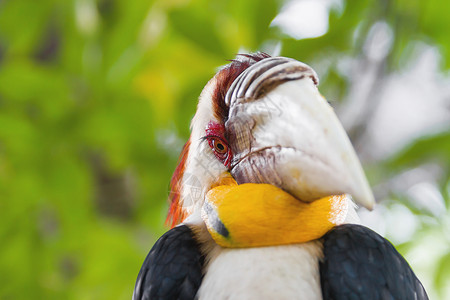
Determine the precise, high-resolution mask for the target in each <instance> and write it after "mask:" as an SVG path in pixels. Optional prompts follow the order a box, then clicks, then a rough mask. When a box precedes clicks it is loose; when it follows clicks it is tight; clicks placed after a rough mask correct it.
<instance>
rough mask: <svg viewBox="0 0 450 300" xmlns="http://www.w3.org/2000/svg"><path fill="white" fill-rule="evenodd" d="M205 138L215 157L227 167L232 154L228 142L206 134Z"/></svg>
mask: <svg viewBox="0 0 450 300" xmlns="http://www.w3.org/2000/svg"><path fill="white" fill-rule="evenodd" d="M206 140H207V141H208V144H209V147H211V149H212V150H213V152H214V155H215V156H216V157H217V159H218V160H220V161H221V162H222V163H223V164H224V165H225V166H226V167H227V168H229V167H230V164H231V157H232V155H231V149H230V147H229V146H228V143H227V142H226V141H225V140H223V139H222V138H220V137H218V136H207V137H206Z"/></svg>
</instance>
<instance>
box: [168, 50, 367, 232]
mask: <svg viewBox="0 0 450 300" xmlns="http://www.w3.org/2000/svg"><path fill="white" fill-rule="evenodd" d="M317 84H318V78H317V75H316V73H315V72H314V70H313V69H312V68H311V67H309V66H308V65H306V64H304V63H301V62H299V61H296V60H294V59H290V58H285V57H270V56H269V55H267V54H264V53H258V54H254V55H239V56H238V57H237V58H236V59H235V60H233V61H232V62H231V63H230V64H229V65H227V66H225V67H223V68H222V69H221V70H219V71H218V72H217V74H216V75H215V76H214V77H213V78H212V79H211V80H210V81H209V82H208V84H207V85H206V86H205V88H204V89H203V91H202V93H201V95H200V98H199V103H198V108H197V112H196V114H195V116H194V118H193V120H192V123H191V131H192V133H191V136H190V138H189V141H188V142H187V143H186V145H185V146H184V149H183V151H182V154H181V156H180V162H179V165H178V167H177V169H176V171H175V174H174V176H173V178H172V181H171V185H172V191H171V196H170V197H171V208H170V212H169V218H168V220H169V221H171V222H172V225H176V224H177V223H179V222H181V221H183V220H184V219H185V218H186V217H188V216H190V215H195V214H197V213H200V212H201V210H202V207H203V205H204V202H205V197H206V196H207V193H208V192H209V191H210V190H211V189H212V188H214V187H217V186H219V185H223V184H226V182H227V181H230V180H231V181H235V182H236V183H237V184H238V185H242V184H244V183H253V184H259V183H265V184H270V185H272V186H275V187H277V188H278V189H281V190H283V191H284V192H286V193H288V194H290V195H291V196H292V197H294V198H295V199H296V201H298V202H299V203H313V202H314V201H315V200H317V199H320V198H323V197H326V196H330V195H339V194H349V195H351V196H352V197H353V199H354V200H355V201H356V202H357V203H358V204H361V205H363V206H365V207H367V208H369V209H371V208H372V206H373V203H374V199H373V195H372V192H371V190H370V188H369V185H368V183H367V180H366V177H365V175H364V173H363V170H362V168H361V165H360V162H359V160H358V158H357V156H356V154H355V151H354V149H353V147H352V145H351V143H350V141H349V139H348V137H347V135H346V133H345V131H344V129H343V128H342V126H341V124H340V122H339V121H338V119H337V117H336V115H335V114H334V111H333V109H332V108H331V106H330V105H329V104H328V102H327V101H326V99H325V98H324V97H323V96H322V95H321V94H320V93H319V91H318V89H317Z"/></svg>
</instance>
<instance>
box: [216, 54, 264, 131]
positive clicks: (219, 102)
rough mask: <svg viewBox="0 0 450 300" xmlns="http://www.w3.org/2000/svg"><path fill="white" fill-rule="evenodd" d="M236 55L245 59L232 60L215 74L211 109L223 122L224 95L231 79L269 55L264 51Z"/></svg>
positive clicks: (226, 117) (225, 111)
mask: <svg viewBox="0 0 450 300" xmlns="http://www.w3.org/2000/svg"><path fill="white" fill-rule="evenodd" d="M238 56H243V57H246V58H247V59H242V60H236V59H234V60H232V61H231V64H229V65H228V66H226V67H225V68H223V69H222V70H221V71H220V72H219V73H218V74H217V77H216V78H217V84H216V87H215V89H214V93H213V99H212V101H213V110H214V115H215V117H216V118H217V119H218V120H220V121H221V123H222V124H225V122H226V120H227V119H228V110H229V108H228V106H227V105H226V104H225V95H226V94H227V91H228V89H229V88H230V86H231V84H232V83H233V81H234V80H235V79H236V78H237V77H238V76H239V75H240V74H241V73H242V72H244V71H245V69H247V68H248V67H250V66H251V65H253V64H254V63H256V62H258V61H260V60H263V59H264V58H269V57H270V55H269V54H267V53H264V52H259V53H255V54H239V55H238Z"/></svg>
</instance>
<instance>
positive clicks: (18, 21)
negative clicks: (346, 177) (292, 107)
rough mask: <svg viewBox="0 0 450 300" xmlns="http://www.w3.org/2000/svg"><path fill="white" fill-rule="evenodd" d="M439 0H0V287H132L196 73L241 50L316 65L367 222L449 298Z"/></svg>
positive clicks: (21, 291)
mask: <svg viewBox="0 0 450 300" xmlns="http://www.w3.org/2000/svg"><path fill="white" fill-rule="evenodd" d="M449 12H450V2H447V1H444V0H441V1H439V0H428V1H418V0H392V1H388V0H383V1H375V0H374V1H369V0H354V1H351V0H347V1H346V0H297V1H289V0H286V1H282V0H279V1H278V0H267V1H260V0H231V1H221V0H211V1H206V0H199V1H195V0H192V1H185V0H166V1H163V0H154V1H152V0H145V1H142V0H127V1H125V0H64V1H57V0H40V1H35V0H0V299H130V297H131V294H132V289H133V286H134V282H135V279H136V276H137V273H138V271H139V268H140V265H141V263H142V261H143V259H144V257H145V255H146V254H147V252H148V250H149V249H150V248H151V246H152V244H153V243H154V241H155V240H156V239H157V238H158V237H159V236H160V235H161V234H162V233H163V232H164V231H165V230H167V228H166V227H165V226H164V219H165V216H166V210H167V196H168V191H169V186H168V183H169V180H170V177H171V174H172V172H173V170H174V168H175V166H176V163H177V158H178V154H179V151H180V149H181V147H182V145H183V143H184V141H186V139H187V137H188V136H189V122H190V120H191V118H192V116H193V114H194V112H195V109H196V101H197V97H198V95H199V93H200V91H201V90H202V87H203V86H204V85H205V84H206V82H207V81H208V80H209V79H210V78H211V77H212V76H213V74H214V73H215V71H216V70H217V67H219V66H221V65H224V64H226V63H227V61H226V60H227V59H232V58H233V57H234V56H235V54H237V53H245V52H254V51H265V52H267V53H270V54H275V55H283V56H288V57H293V58H296V59H298V60H301V61H303V62H306V63H308V64H309V65H311V66H312V67H313V68H315V70H316V71H317V72H318V74H319V77H320V80H321V83H320V86H319V88H320V90H321V92H322V93H323V94H324V95H325V96H326V97H327V99H328V100H329V101H330V102H331V103H332V105H333V106H334V107H335V110H336V112H337V113H338V116H339V118H340V119H341V120H342V122H343V124H344V126H345V128H346V129H347V131H348V133H349V135H350V137H351V139H352V141H353V143H354V145H355V148H356V150H357V152H358V154H359V156H360V158H361V160H362V162H363V164H364V167H365V169H366V172H367V175H368V178H369V180H370V183H371V185H372V187H373V189H374V192H375V195H376V198H377V201H378V202H379V204H378V206H377V209H376V210H375V211H373V212H370V213H369V212H367V211H364V210H362V211H361V216H362V221H363V223H365V224H367V225H368V226H370V227H371V228H373V229H375V230H376V231H377V232H379V233H380V234H383V235H384V236H386V237H387V238H388V239H390V240H391V241H392V242H393V243H394V244H395V245H396V247H397V248H398V249H399V251H400V252H401V253H402V254H403V255H405V256H406V258H407V259H408V260H409V262H410V264H411V265H412V267H413V268H414V270H415V271H416V273H417V274H418V276H419V278H420V279H421V280H422V282H423V283H424V285H425V287H426V289H427V290H428V292H429V294H430V297H431V299H450V211H449V201H450V199H449V192H450V182H449V163H450V131H449V128H450V73H449V67H450V39H449V35H450V18H449V15H448V13H449Z"/></svg>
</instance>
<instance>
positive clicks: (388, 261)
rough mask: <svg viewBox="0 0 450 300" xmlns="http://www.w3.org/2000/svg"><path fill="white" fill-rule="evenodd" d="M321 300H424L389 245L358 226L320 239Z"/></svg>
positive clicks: (409, 271)
mask: <svg viewBox="0 0 450 300" xmlns="http://www.w3.org/2000/svg"><path fill="white" fill-rule="evenodd" d="M323 254H324V258H323V260H322V261H321V262H320V281H321V285H322V294H323V299H324V300H331V299H333V300H344V299H345V300H353V299H355V300H356V299H364V300H371V299H374V300H378V299H380V300H381V299H383V300H385V299H389V300H390V299H392V300H403V299H404V300H425V299H428V296H427V294H426V292H425V289H424V288H423V286H422V284H421V283H420V281H419V280H418V279H417V277H416V275H415V274H414V272H413V271H412V269H411V268H410V266H409V265H408V263H407V262H406V260H405V259H404V258H403V257H402V256H401V255H400V254H399V253H398V252H397V250H396V249H395V248H394V246H392V244H391V243H390V242H389V241H388V240H386V239H384V238H383V237H381V236H380V235H378V234H377V233H376V232H374V231H372V230H370V229H369V228H366V227H364V226H361V225H354V224H346V225H341V226H337V227H335V228H334V229H332V230H331V231H330V232H328V233H327V234H326V235H325V236H324V237H323Z"/></svg>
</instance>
